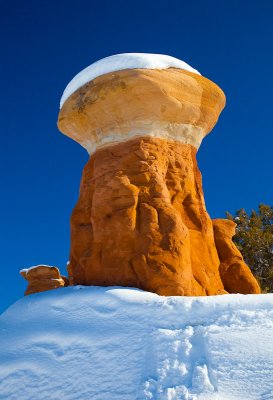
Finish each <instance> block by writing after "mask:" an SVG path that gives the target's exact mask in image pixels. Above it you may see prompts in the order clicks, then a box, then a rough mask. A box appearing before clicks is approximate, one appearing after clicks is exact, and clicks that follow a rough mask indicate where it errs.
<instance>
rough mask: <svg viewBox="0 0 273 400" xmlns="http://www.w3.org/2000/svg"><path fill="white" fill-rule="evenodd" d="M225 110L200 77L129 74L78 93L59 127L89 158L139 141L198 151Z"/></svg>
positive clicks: (214, 90) (166, 73) (213, 86)
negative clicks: (186, 146)
mask: <svg viewBox="0 0 273 400" xmlns="http://www.w3.org/2000/svg"><path fill="white" fill-rule="evenodd" d="M224 105H225V95H224V93H223V92H222V90H221V89H220V88H219V87H218V86H217V85H216V84H215V83H213V82H211V81H210V80H208V79H206V78H204V77H203V76H200V75H196V74H194V73H191V72H188V71H182V70H179V69H175V68H169V69H166V70H149V69H129V70H122V71H117V72H114V73H109V74H106V75H103V76H99V77H97V78H96V79H94V80H93V81H91V82H89V83H87V84H85V85H84V86H82V87H81V88H80V89H78V90H77V91H76V92H75V93H74V94H72V95H71V96H70V98H69V99H68V100H67V101H66V102H65V103H64V105H63V107H62V109H61V111H60V114H59V120H58V127H59V129H60V130H61V131H62V132H63V133H65V134H66V135H68V136H70V137H71V138H72V139H74V140H76V141H77V142H79V143H80V144H81V145H82V146H83V147H85V148H86V149H87V150H88V152H89V154H91V153H93V152H94V151H95V150H96V149H97V148H100V147H102V146H105V145H110V144H113V143H119V142H121V141H126V140H128V139H130V138H133V137H136V136H138V137H141V136H144V135H148V136H153V137H159V138H163V139H166V140H175V141H179V142H182V143H186V144H187V143H188V144H191V145H193V146H194V147H196V148H198V147H199V145H200V143H201V141H202V139H203V137H204V136H205V135H206V134H207V133H208V132H210V131H211V129H212V128H213V126H214V125H215V123H216V122H217V119H218V116H219V114H220V112H221V111H222V109H223V107H224Z"/></svg>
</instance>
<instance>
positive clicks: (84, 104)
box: [58, 54, 260, 296]
mask: <svg viewBox="0 0 273 400" xmlns="http://www.w3.org/2000/svg"><path fill="white" fill-rule="evenodd" d="M224 105H225V95H224V93H223V91H222V90H221V89H220V88H219V87H218V86H217V85H216V84H215V83H213V82H211V81H210V80H208V79H207V78H204V77H202V76H201V75H200V74H199V73H198V72H197V71H196V70H194V69H193V68H191V67H190V66H189V65H187V64H186V63H184V62H183V61H180V60H177V59H175V58H172V57H169V56H162V55H152V54H120V55H116V56H112V57H108V58H106V59H103V60H100V61H98V62H97V63H95V64H93V65H91V66H90V67H88V68H86V69H85V70H83V71H82V72H81V73H80V74H78V75H77V76H76V77H75V78H74V79H73V80H72V81H71V83H70V84H69V85H68V87H67V88H66V90H65V92H64V95H63V98H62V101H61V110H60V114H59V120H58V127H59V129H60V130H61V131H62V132H63V133H64V134H65V135H67V136H70V137H71V138H72V139H74V140H75V141H77V142H78V143H80V144H81V145H82V146H83V147H84V148H86V150H87V151H88V153H89V154H90V159H89V161H88V163H87V165H86V166H85V168H84V172H83V177H82V182H81V188H80V196H79V200H78V203H77V205H76V207H75V209H74V211H73V214H72V217H71V251H70V261H69V266H68V272H69V280H70V284H82V285H100V286H108V285H109V286H110V285H121V286H133V287H138V288H141V289H144V290H147V291H152V292H156V293H158V294H161V295H186V296H201V295H216V294H223V293H227V292H229V288H230V287H231V286H230V284H229V282H228V281H229V279H231V278H228V275H229V272H230V271H231V269H230V268H229V269H228V271H227V272H226V270H227V268H226V269H225V270H223V268H224V267H223V265H226V264H225V260H224V259H223V258H224V257H225V254H226V253H225V252H222V250H221V249H222V248H223V246H224V245H222V244H221V243H222V242H221V240H222V239H220V237H219V235H218V234H217V235H218V236H217V240H218V242H217V243H220V244H219V248H220V251H221V254H220V259H221V266H222V270H223V273H222V275H221V274H220V272H219V266H220V259H219V255H218V251H217V247H216V244H215V238H214V231H213V224H212V221H211V219H210V217H209V215H208V213H207V211H206V207H205V202H204V196H203V190H202V180H201V174H200V171H199V169H198V166H197V162H196V152H197V150H198V148H199V146H200V144H201V141H202V139H203V138H204V137H205V136H206V135H207V134H208V133H209V132H210V131H211V130H212V128H213V127H214V125H215V124H216V122H217V119H218V117H219V114H220V113H221V111H222V109H223V108H224ZM215 229H216V230H217V227H216V225H215ZM217 232H218V231H217ZM227 253H228V252H227ZM238 253H239V252H238ZM236 254H237V253H236ZM239 254H240V253H239ZM227 256H228V257H229V260H228V261H227V264H228V265H230V258H231V256H230V254H229V253H228V255H227ZM237 256H238V254H237ZM242 262H243V261H242ZM234 268H235V270H236V266H235V267H234ZM245 274H247V277H245ZM223 276H224V277H225V279H222V277H223ZM246 282H247V283H246ZM251 282H252V283H251ZM246 284H247V287H246ZM236 291H237V292H241V293H246V292H247V293H259V291H260V289H259V286H258V285H257V283H256V280H255V278H254V277H253V276H252V274H251V272H250V270H249V269H248V268H245V267H242V264H241V266H240V274H237V278H236Z"/></svg>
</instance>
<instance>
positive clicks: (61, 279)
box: [20, 265, 69, 295]
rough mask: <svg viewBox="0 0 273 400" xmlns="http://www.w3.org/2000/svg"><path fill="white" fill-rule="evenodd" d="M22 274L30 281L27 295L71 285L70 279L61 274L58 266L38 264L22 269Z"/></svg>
mask: <svg viewBox="0 0 273 400" xmlns="http://www.w3.org/2000/svg"><path fill="white" fill-rule="evenodd" d="M20 274H21V275H22V276H23V277H24V278H25V279H26V280H27V281H28V287H27V290H26V291H25V295H28V294H32V293H37V292H44V291H46V290H51V289H58V288H60V287H64V286H68V285H69V281H68V279H67V278H66V277H65V276H63V275H60V271H59V269H58V268H57V267H50V266H48V265H37V266H36V267H31V268H28V269H23V270H21V271H20Z"/></svg>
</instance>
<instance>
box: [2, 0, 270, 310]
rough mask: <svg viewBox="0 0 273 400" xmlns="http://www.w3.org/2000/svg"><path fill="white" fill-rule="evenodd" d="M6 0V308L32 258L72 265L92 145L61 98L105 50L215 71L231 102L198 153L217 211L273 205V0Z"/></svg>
mask: <svg viewBox="0 0 273 400" xmlns="http://www.w3.org/2000/svg"><path fill="white" fill-rule="evenodd" d="M0 8H1V16H2V22H1V26H0V33H1V36H0V38H1V39H0V40H1V61H0V68H1V70H0V71H1V75H0V77H1V96H0V101H1V113H0V124H1V125H0V126H1V150H0V151H1V157H0V163H1V166H0V171H1V197H0V202H1V205H0V210H1V223H0V241H1V300H0V312H1V311H3V310H4V309H5V308H6V307H7V306H8V305H9V304H11V303H13V302H14V301H16V300H17V299H19V298H20V297H21V296H22V295H23V292H24V290H25V287H26V283H25V281H24V280H23V278H21V277H20V275H19V274H18V271H19V270H20V269H21V268H26V267H29V266H32V265H36V264H40V263H42V264H43V263H44V264H49V265H56V266H58V267H59V268H60V269H61V271H62V272H63V273H65V272H66V261H67V260H68V257H69V218H70V214H71V211H72V208H73V206H74V205H75V203H76V201H77V196H78V190H79V183H80V177H81V171H82V168H83V166H84V164H85V163H86V162H87V159H88V156H87V153H86V152H85V150H84V149H82V148H81V147H80V146H79V145H77V144H76V143H75V142H73V141H72V140H70V139H69V138H67V137H65V136H63V135H62V134H61V133H59V132H58V130H57V127H56V121H57V115H58V108H59V100H60V97H61V95H62V92H63V90H64V88H65V86H66V85H67V83H68V82H69V81H70V79H71V78H72V77H73V76H74V75H75V74H76V73H78V72H79V71H80V70H82V69H83V68H85V67H86V66H88V65H89V64H91V63H93V62H94V61H96V60H98V59H100V58H103V57H106V56H109V55H112V54H117V53H124V52H147V53H161V54H169V55H171V56H174V57H177V58H180V59H182V60H184V61H186V62H188V63H189V64H190V65H192V66H193V67H194V68H196V69H198V70H199V71H200V72H201V73H202V75H204V76H206V77H208V78H210V79H212V80H213V81H215V82H216V83H217V84H218V85H219V86H220V87H221V88H222V89H223V90H224V92H225V93H226V96H227V105H226V108H225V110H224V111H223V113H222V115H221V117H220V120H219V122H218V124H217V126H216V127H215V128H214V130H213V133H212V134H210V135H209V136H208V137H207V138H206V139H205V140H204V141H203V144H202V146H201V148H200V150H199V153H198V161H199V167H200V169H201V172H202V174H203V183H204V191H205V199H206V204H207V208H208V211H209V213H210V215H211V216H212V217H224V216H225V211H227V210H229V211H231V212H235V211H236V210H237V209H239V208H241V207H244V208H246V209H247V210H251V209H252V208H254V209H255V208H257V206H258V204H259V203H261V202H263V203H266V204H270V205H272V197H273V186H272V170H273V161H272V159H273V152H272V148H273V146H272V145H273V128H272V116H273V78H272V75H273V51H272V50H273V24H272V20H273V2H272V1H271V0H262V1H253V0H250V1H245V0H240V1H234V0H228V1H219V0H217V1H212V0H207V1H202V0H200V1H194V0H192V1H188V0H187V1H185V0H168V1H166V0H164V1H161V0H149V1H147V0H145V1H143V0H138V1H132V0H131V1H130V0H127V1H119V0H115V1H103V0H101V1H98V2H97V1H96V2H95V1H91V0H88V1H87V0H77V1H70V0H67V1H65V0H56V1H49V0H48V1H45V0H24V1H19V0H12V1H3V0H0Z"/></svg>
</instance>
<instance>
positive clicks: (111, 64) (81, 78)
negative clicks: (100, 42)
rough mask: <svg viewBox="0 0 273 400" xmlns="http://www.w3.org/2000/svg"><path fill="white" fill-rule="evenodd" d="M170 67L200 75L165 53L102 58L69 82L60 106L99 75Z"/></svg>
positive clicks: (125, 54) (187, 65)
mask: <svg viewBox="0 0 273 400" xmlns="http://www.w3.org/2000/svg"><path fill="white" fill-rule="evenodd" d="M170 67H173V68H179V69H184V70H186V71H190V72H193V73H195V74H199V75H200V73H199V72H198V71H197V70H196V69H194V68H192V67H191V66H190V65H189V64H187V63H185V62H184V61H182V60H179V59H178V58H175V57H171V56H167V55H165V54H147V53H124V54H115V55H113V56H110V57H105V58H102V59H101V60H98V61H96V62H94V63H93V64H91V65H89V66H88V67H86V68H85V69H84V70H82V71H81V72H79V73H78V74H77V75H76V76H75V77H74V78H73V79H72V81H70V82H69V84H68V85H67V87H66V88H65V91H64V93H63V95H62V98H61V102H60V107H61V108H62V106H63V104H64V102H65V101H66V100H67V99H68V97H69V96H71V94H73V93H74V92H75V91H76V90H77V89H79V88H80V87H81V86H83V85H85V84H86V83H87V82H89V81H91V80H92V79H95V78H97V77H98V76H101V75H104V74H108V73H109V72H114V71H120V70H123V69H128V68H129V69H132V68H143V69H147V68H149V69H166V68H170Z"/></svg>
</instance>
